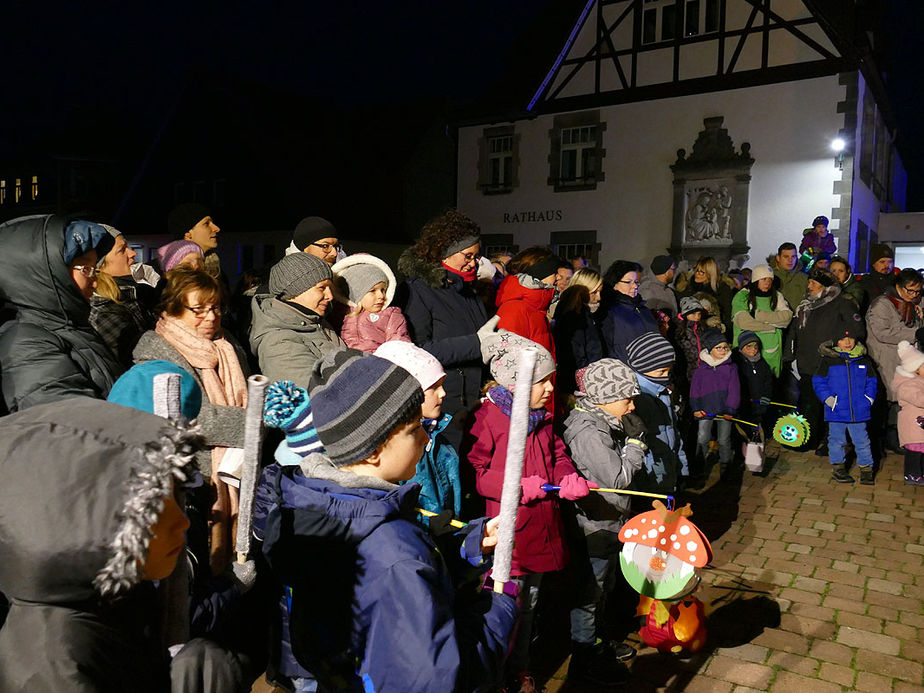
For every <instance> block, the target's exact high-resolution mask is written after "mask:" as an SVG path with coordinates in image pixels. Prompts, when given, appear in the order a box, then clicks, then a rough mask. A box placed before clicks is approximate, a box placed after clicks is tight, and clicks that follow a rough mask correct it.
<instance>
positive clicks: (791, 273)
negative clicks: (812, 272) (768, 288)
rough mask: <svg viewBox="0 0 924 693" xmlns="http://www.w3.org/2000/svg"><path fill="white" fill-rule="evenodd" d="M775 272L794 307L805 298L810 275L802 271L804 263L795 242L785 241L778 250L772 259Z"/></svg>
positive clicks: (789, 302) (787, 300) (781, 289)
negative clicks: (800, 260) (801, 261)
mask: <svg viewBox="0 0 924 693" xmlns="http://www.w3.org/2000/svg"><path fill="white" fill-rule="evenodd" d="M770 266H771V267H772V268H773V274H774V276H776V278H777V279H779V280H780V293H782V294H783V298H785V299H786V303H788V304H789V305H790V306H791V307H792V308H793V309H795V308H796V306H798V305H799V304H800V303H802V299H803V298H805V290H806V288H807V287H808V277H807V276H806V275H805V273H804V272H803V271H802V263H800V262H799V255H798V253H797V252H796V245H795V244H794V243H783V244H782V245H780V247H779V249H777V251H776V257H774V258H773V259H772V260H771V261H770Z"/></svg>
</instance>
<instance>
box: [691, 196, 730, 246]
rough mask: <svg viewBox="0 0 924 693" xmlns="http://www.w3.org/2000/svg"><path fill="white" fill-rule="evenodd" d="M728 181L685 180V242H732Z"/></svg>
mask: <svg viewBox="0 0 924 693" xmlns="http://www.w3.org/2000/svg"><path fill="white" fill-rule="evenodd" d="M729 185H732V186H733V185H734V182H731V181H720V182H712V181H709V182H707V181H696V182H692V181H690V182H688V183H687V185H686V191H685V193H686V194H685V201H686V210H685V211H684V216H683V220H684V242H685V243H704V242H708V243H731V242H732V234H731V215H732V202H733V199H732V194H731V193H730V192H729Z"/></svg>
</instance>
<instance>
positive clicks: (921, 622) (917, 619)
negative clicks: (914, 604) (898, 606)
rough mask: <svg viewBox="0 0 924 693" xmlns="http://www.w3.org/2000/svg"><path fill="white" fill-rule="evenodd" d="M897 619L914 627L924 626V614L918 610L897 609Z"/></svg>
mask: <svg viewBox="0 0 924 693" xmlns="http://www.w3.org/2000/svg"><path fill="white" fill-rule="evenodd" d="M898 620H899V621H900V622H901V623H907V624H908V625H909V626H914V627H915V628H924V614H922V613H921V612H920V610H918V611H899V612H898Z"/></svg>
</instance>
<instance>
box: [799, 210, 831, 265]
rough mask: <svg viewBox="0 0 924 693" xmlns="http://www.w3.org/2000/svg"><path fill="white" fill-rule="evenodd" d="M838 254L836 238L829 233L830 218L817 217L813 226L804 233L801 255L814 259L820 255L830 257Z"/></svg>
mask: <svg viewBox="0 0 924 693" xmlns="http://www.w3.org/2000/svg"><path fill="white" fill-rule="evenodd" d="M836 252H837V246H836V245H835V244H834V236H833V235H832V234H831V233H829V232H828V217H826V216H824V215H821V216H817V217H815V218H814V219H813V220H812V226H811V227H810V228H807V229H805V231H803V232H802V243H800V244H799V255H800V256H803V257H808V258H813V257H815V256H817V255H818V254H819V253H827V254H828V256H829V257H830V256H831V255H834V253H836Z"/></svg>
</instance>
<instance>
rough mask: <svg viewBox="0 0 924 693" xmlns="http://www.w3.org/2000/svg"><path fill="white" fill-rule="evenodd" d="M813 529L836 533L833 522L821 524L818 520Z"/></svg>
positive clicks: (835, 526)
mask: <svg viewBox="0 0 924 693" xmlns="http://www.w3.org/2000/svg"><path fill="white" fill-rule="evenodd" d="M814 527H815V529H820V530H822V531H824V532H836V531H837V525H835V524H834V523H833V522H822V521H820V520H819V521H818V522H816V523H815V525H814Z"/></svg>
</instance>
